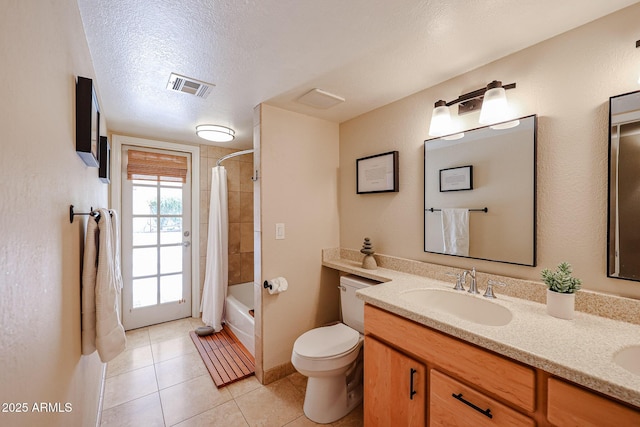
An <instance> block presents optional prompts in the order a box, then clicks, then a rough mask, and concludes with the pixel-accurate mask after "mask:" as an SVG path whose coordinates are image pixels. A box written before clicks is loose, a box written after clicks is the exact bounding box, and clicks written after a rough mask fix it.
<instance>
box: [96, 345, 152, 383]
mask: <svg viewBox="0 0 640 427" xmlns="http://www.w3.org/2000/svg"><path fill="white" fill-rule="evenodd" d="M151 365H153V356H152V355H151V346H150V345H148V344H147V345H146V346H144V347H137V348H132V349H127V350H125V351H123V352H122V353H120V354H119V355H118V356H117V357H116V358H115V359H113V360H112V361H110V362H109V363H108V364H107V378H110V377H113V376H115V375H120V374H123V373H125V372H129V371H133V370H135V369H139V368H144V367H145V366H151Z"/></svg>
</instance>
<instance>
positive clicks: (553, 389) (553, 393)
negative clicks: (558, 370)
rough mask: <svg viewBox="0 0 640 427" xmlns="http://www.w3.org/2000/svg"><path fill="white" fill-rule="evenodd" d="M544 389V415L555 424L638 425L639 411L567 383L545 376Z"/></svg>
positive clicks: (580, 426) (593, 426) (582, 426)
mask: <svg viewBox="0 0 640 427" xmlns="http://www.w3.org/2000/svg"><path fill="white" fill-rule="evenodd" d="M547 392H548V399H547V418H548V419H549V421H550V422H551V423H552V424H553V425H555V426H562V427H565V426H567V427H569V426H575V427H627V426H629V427H630V426H640V410H633V409H632V408H629V407H627V406H625V405H622V404H620V403H618V402H614V401H613V400H609V399H607V398H606V397H602V396H600V395H598V394H595V393H591V392H590V391H588V390H584V389H582V388H580V387H576V386H574V385H572V384H569V383H567V382H564V381H561V380H558V379H555V378H549V382H548V390H547Z"/></svg>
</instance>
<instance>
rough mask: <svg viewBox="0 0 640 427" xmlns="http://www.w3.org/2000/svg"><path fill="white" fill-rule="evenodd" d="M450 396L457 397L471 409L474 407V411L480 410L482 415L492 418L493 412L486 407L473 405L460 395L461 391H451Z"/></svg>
mask: <svg viewBox="0 0 640 427" xmlns="http://www.w3.org/2000/svg"><path fill="white" fill-rule="evenodd" d="M451 396H453V397H454V398H456V399H458V400H459V401H460V402H462V403H464V404H465V405H468V406H471V407H472V408H473V409H475V410H476V411H478V412H480V413H481V414H482V415H484V416H487V417H489V418H493V414H492V413H491V409H490V408H487V409H484V410H483V409H481V408H480V407H478V406H476V405H474V404H473V403H471V402H469V401H468V400H466V399H464V398H463V397H462V393H458V394H455V393H452V394H451Z"/></svg>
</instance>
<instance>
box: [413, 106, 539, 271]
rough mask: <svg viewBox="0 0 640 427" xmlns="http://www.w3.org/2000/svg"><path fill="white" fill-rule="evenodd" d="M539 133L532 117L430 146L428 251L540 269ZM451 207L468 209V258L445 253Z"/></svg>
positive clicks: (426, 186) (427, 147) (427, 151)
mask: <svg viewBox="0 0 640 427" xmlns="http://www.w3.org/2000/svg"><path fill="white" fill-rule="evenodd" d="M514 124H515V126H513V125H514ZM536 129H537V117H536V116H535V115H532V116H527V117H522V118H520V119H518V120H515V121H512V122H509V125H507V126H500V125H493V126H487V127H482V128H477V129H473V130H470V131H465V132H464V134H457V135H452V136H449V137H441V138H436V139H431V140H427V141H425V147H424V149H425V152H424V154H425V159H424V251H425V252H431V253H438V254H447V255H455V256H465V257H468V258H474V259H484V260H490V261H498V262H504V263H510V264H519V265H527V266H535V265H536ZM450 208H458V209H468V210H469V215H468V234H467V238H468V254H467V255H459V254H456V253H454V252H450V251H448V250H445V245H444V238H443V221H442V209H450Z"/></svg>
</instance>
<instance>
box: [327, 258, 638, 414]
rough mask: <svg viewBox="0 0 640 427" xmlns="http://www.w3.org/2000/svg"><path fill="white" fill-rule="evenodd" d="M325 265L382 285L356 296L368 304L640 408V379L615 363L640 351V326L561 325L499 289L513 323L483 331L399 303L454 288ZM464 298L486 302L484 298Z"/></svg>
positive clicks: (338, 262) (346, 264)
mask: <svg viewBox="0 0 640 427" xmlns="http://www.w3.org/2000/svg"><path fill="white" fill-rule="evenodd" d="M323 265H324V266H327V267H330V268H333V269H336V270H340V271H343V272H348V273H352V274H356V275H359V276H362V277H366V278H370V279H374V280H377V281H380V282H384V283H381V284H379V285H376V286H372V287H370V288H365V289H361V290H359V291H358V292H357V296H358V297H359V298H360V299H362V300H364V301H365V302H366V303H368V304H371V305H374V306H377V307H380V308H382V309H384V310H387V311H389V312H391V313H395V314H397V315H399V316H402V317H404V318H407V319H410V320H413V321H415V322H417V323H420V324H423V325H425V326H428V327H430V328H433V329H436V330H438V331H441V332H444V333H447V334H449V335H452V336H454V337H457V338H460V339H463V340H465V341H468V342H471V343H474V344H476V345H478V346H480V347H483V348H486V349H488V350H492V351H494V352H496V353H498V354H501V355H504V356H507V357H510V358H512V359H515V360H517V361H520V362H522V363H525V364H527V365H531V366H534V367H537V368H540V369H542V370H545V371H547V372H549V373H551V374H554V375H556V376H558V377H561V378H564V379H567V380H569V381H572V382H575V383H577V384H580V385H583V386H585V387H588V388H590V389H593V390H596V391H599V392H601V393H604V394H606V395H608V396H611V397H614V398H617V399H619V400H621V401H624V402H627V403H630V404H632V405H635V406H637V407H640V375H635V374H633V373H631V372H629V371H627V370H626V369H624V368H622V367H620V366H618V365H617V364H616V363H615V362H614V361H613V357H614V355H615V353H616V352H617V351H619V350H621V349H623V348H626V347H630V346H633V345H640V326H639V325H636V324H632V323H627V322H623V321H619V320H612V319H607V318H604V317H599V316H595V315H592V314H587V313H582V312H576V313H575V318H574V319H573V320H562V319H557V318H554V317H551V316H549V315H548V314H547V313H546V307H545V305H544V304H540V303H537V302H532V301H528V300H525V299H520V298H515V297H510V296H506V295H501V294H500V290H501V288H495V289H494V291H495V293H496V296H497V299H494V300H491V302H494V303H495V304H498V305H501V306H504V307H506V308H508V309H509V310H510V311H511V313H512V314H513V318H512V320H511V321H510V322H509V323H508V324H507V325H505V326H485V325H480V324H477V323H475V322H471V321H467V320H464V319H462V318H459V317H457V316H455V315H452V314H449V313H446V312H442V311H438V310H436V309H430V308H429V307H426V306H425V305H424V304H420V303H418V302H415V301H412V300H411V299H405V298H402V297H401V295H402V293H403V292H405V291H409V290H413V289H420V288H434V289H439V290H444V291H448V292H453V293H456V294H459V293H461V292H460V291H454V290H452V283H447V282H443V281H440V280H435V279H432V278H428V277H423V276H418V275H413V274H408V273H403V272H400V271H395V270H390V269H385V268H378V269H377V270H365V269H363V268H361V267H360V265H361V263H359V262H356V261H352V260H347V259H324V260H323ZM482 290H484V289H482ZM464 297H465V298H479V299H482V300H485V301H486V299H485V298H483V297H482V295H471V294H468V293H464Z"/></svg>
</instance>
